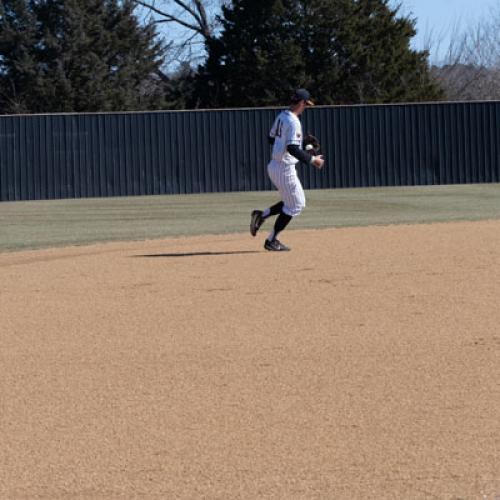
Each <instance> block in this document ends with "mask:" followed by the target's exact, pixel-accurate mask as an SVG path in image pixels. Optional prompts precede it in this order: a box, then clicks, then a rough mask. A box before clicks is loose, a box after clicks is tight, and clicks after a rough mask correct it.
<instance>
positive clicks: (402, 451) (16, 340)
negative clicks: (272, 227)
mask: <svg viewBox="0 0 500 500" xmlns="http://www.w3.org/2000/svg"><path fill="white" fill-rule="evenodd" d="M265 229H267V228H265ZM263 236H264V235H259V237H257V238H255V239H253V238H251V236H249V235H229V236H227V235H226V236H220V237H214V236H210V237H196V238H185V239H172V240H164V241H153V242H144V243H137V242H135V243H123V244H122V243H112V244H104V245H96V246H90V247H74V248H67V249H53V250H41V251H29V252H17V253H6V254H0V332H1V333H0V370H1V376H0V395H1V411H0V443H1V445H0V498H8V499H17V498H23V499H25V498H47V499H49V498H50V499H54V498H58V499H66V498H79V499H80V498H81V499H84V498H85V499H87V498H89V499H91V498H99V499H115V498H126V499H130V498H158V499H159V498H162V499H164V498H180V499H193V498H214V499H215V498H217V499H238V498H245V499H255V498H266V499H267V498H277V499H278V498H279V499H284V498H286V499H303V498H304V499H309V498H314V499H319V498H321V499H326V498H350V499H353V498H360V499H361V498H363V499H366V498H384V499H389V498H398V499H400V498H412V499H415V498H431V497H432V496H433V495H435V496H436V497H437V498H483V497H485V498H494V495H500V453H499V450H500V432H499V430H500V326H499V325H500V307H499V297H500V222H499V221H492V222H475V223H449V224H434V225H416V226H388V227H366V228H353V229H337V230H324V231H287V232H285V233H284V234H283V241H284V242H285V243H286V244H289V245H290V246H291V247H292V248H293V250H292V252H290V253H281V254H278V253H276V254H270V253H267V252H264V250H263V249H262V246H261V245H262V238H263Z"/></svg>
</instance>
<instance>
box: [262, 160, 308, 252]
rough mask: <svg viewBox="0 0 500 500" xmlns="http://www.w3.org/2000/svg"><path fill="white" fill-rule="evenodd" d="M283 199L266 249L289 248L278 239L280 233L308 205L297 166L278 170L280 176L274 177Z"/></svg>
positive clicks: (279, 249) (280, 249) (266, 243)
mask: <svg viewBox="0 0 500 500" xmlns="http://www.w3.org/2000/svg"><path fill="white" fill-rule="evenodd" d="M273 182H274V183H275V185H276V186H277V187H278V186H279V187H278V189H279V191H280V194H281V196H282V199H283V207H282V208H281V211H280V214H279V216H278V218H277V219H276V222H275V224H274V227H273V229H272V231H271V232H270V234H269V236H268V237H267V239H266V242H265V243H264V248H266V250H277V251H283V250H289V248H288V247H286V246H285V245H283V244H282V243H281V242H280V241H279V240H278V234H279V233H281V231H283V230H284V229H285V228H286V227H287V226H288V224H289V223H290V221H291V220H292V219H293V218H294V217H296V216H297V215H299V214H300V213H301V212H302V210H303V209H304V208H305V206H306V199H305V194H304V189H303V187H302V184H301V182H300V180H299V178H298V176H297V172H296V170H295V167H293V166H291V167H290V166H288V167H287V168H286V169H281V171H279V172H278V177H277V178H276V179H273Z"/></svg>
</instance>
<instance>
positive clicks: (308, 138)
mask: <svg viewBox="0 0 500 500" xmlns="http://www.w3.org/2000/svg"><path fill="white" fill-rule="evenodd" d="M320 148H321V145H320V143H319V140H318V138H317V137H314V135H312V134H306V135H305V137H304V149H305V150H306V151H307V152H308V153H309V154H311V155H313V156H317V155H318V154H319V150H320Z"/></svg>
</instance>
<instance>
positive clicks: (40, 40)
mask: <svg viewBox="0 0 500 500" xmlns="http://www.w3.org/2000/svg"><path fill="white" fill-rule="evenodd" d="M7 3H11V4H12V5H14V4H15V5H16V9H15V11H14V10H12V12H13V15H12V16H11V17H10V18H3V17H2V20H1V21H0V40H4V39H5V43H2V44H1V45H0V58H1V59H0V60H1V66H0V68H1V70H0V74H1V77H2V84H1V88H2V95H3V99H2V104H3V107H4V112H17V111H18V109H16V108H14V107H12V106H11V105H10V104H9V102H10V101H11V100H12V95H11V94H10V93H9V92H10V88H13V87H15V88H16V89H17V88H21V89H22V92H21V93H19V92H18V93H17V94H16V96H17V99H18V100H21V101H22V102H23V108H24V109H23V110H24V111H26V112H61V111H78V112H80V111H116V110H139V109H151V108H158V107H161V106H162V105H163V90H162V87H161V85H160V84H159V82H156V80H154V79H153V78H152V75H153V74H154V73H155V72H156V71H157V70H158V69H159V67H160V66H161V64H162V57H163V52H164V48H163V46H162V45H161V43H160V42H159V41H157V39H156V33H155V30H154V28H153V26H152V25H145V26H141V25H140V23H139V21H138V19H137V18H136V17H135V15H134V9H135V7H134V3H133V2H132V1H129V0H124V1H119V0H44V1H35V0H32V1H24V2H23V1H20V0H8V1H4V2H3V4H4V5H5V4H7ZM20 14H22V16H21V15H20ZM25 18H26V19H29V20H30V21H31V23H32V24H31V26H35V27H36V28H35V30H33V28H32V29H31V30H30V31H29V35H30V37H31V38H29V39H28V36H27V35H26V36H25V38H26V40H27V42H26V43H25V44H24V45H23V46H22V48H20V49H19V51H18V53H15V52H12V51H9V50H8V49H9V47H8V45H9V43H10V44H11V45H12V44H13V43H14V35H13V33H14V32H15V30H16V25H17V23H18V22H19V19H25ZM33 21H34V22H33ZM21 60H26V61H29V64H28V63H26V65H25V66H26V67H25V68H24V69H23V68H20V66H19V61H21ZM18 82H23V86H22V87H19V83H18Z"/></svg>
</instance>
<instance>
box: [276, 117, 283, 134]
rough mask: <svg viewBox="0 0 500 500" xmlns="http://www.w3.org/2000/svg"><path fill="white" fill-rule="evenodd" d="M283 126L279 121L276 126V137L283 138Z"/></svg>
mask: <svg viewBox="0 0 500 500" xmlns="http://www.w3.org/2000/svg"><path fill="white" fill-rule="evenodd" d="M282 126H283V124H282V123H281V120H278V123H277V124H276V137H281V127H282Z"/></svg>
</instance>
